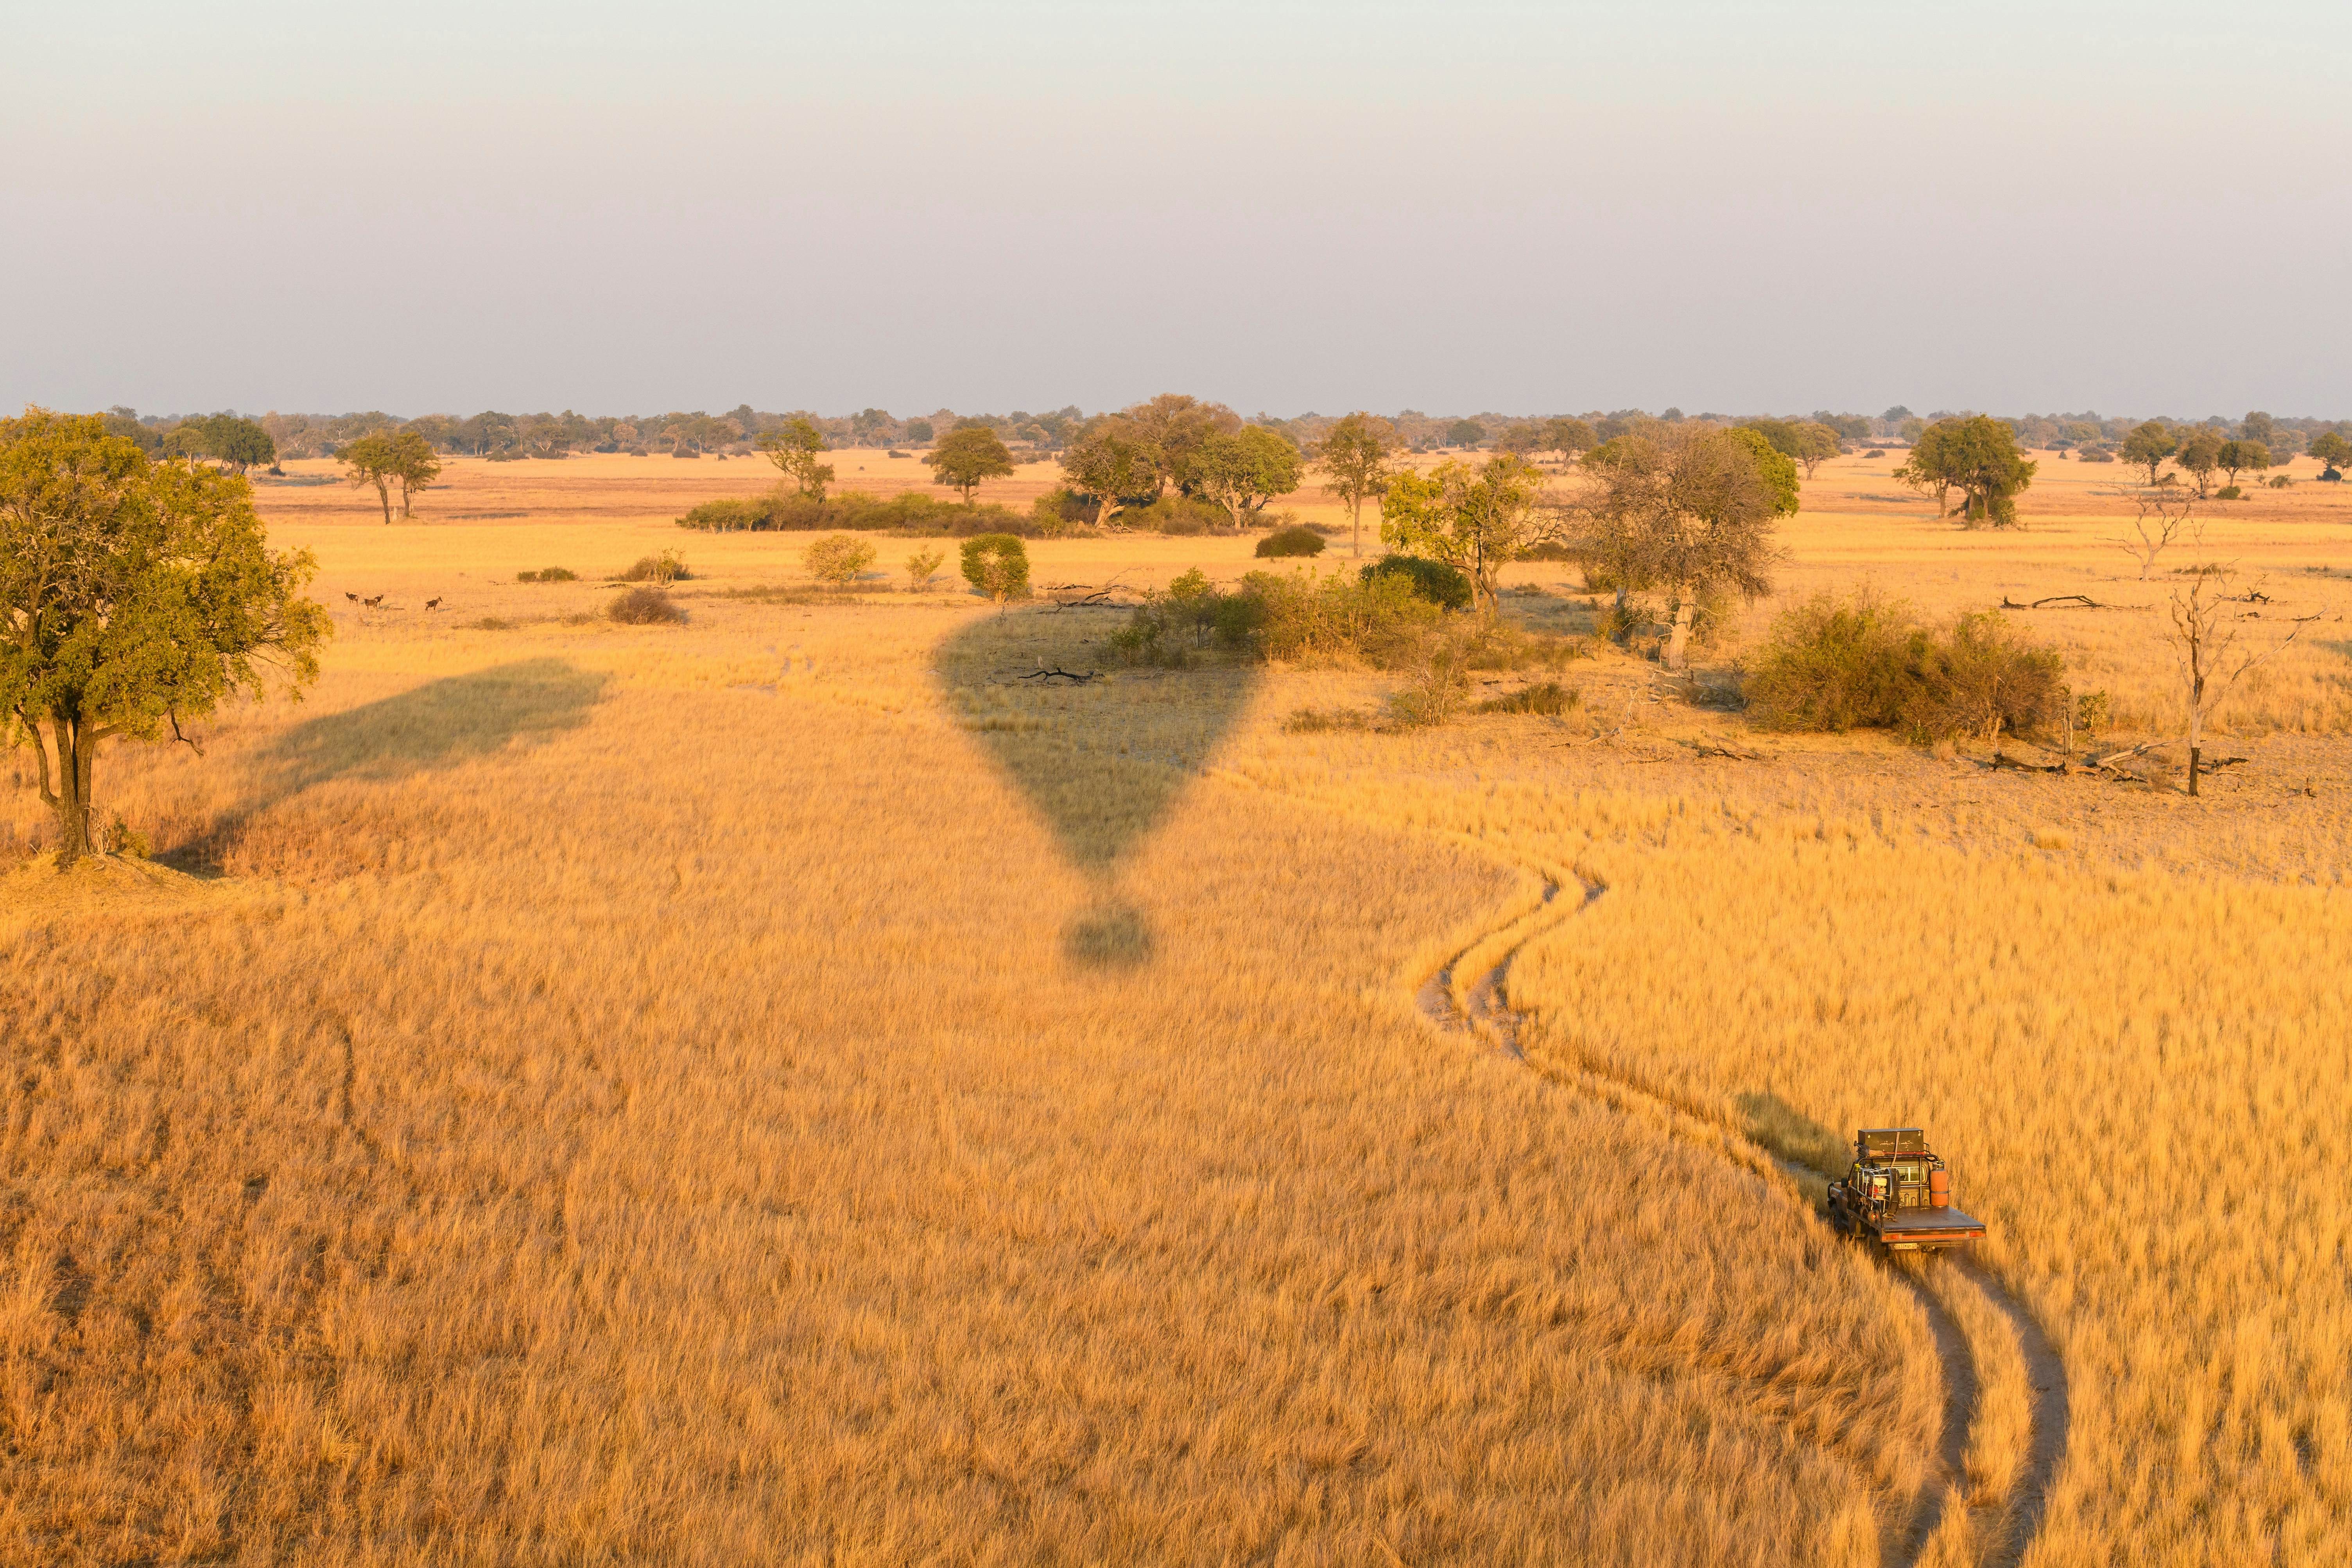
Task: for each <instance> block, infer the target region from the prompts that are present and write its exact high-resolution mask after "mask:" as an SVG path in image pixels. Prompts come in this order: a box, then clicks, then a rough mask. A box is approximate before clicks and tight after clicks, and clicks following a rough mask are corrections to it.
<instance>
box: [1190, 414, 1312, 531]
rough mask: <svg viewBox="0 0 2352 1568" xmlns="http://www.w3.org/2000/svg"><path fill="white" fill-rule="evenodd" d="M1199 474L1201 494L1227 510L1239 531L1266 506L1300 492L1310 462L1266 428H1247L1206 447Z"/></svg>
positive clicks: (1204, 444)
mask: <svg viewBox="0 0 2352 1568" xmlns="http://www.w3.org/2000/svg"><path fill="white" fill-rule="evenodd" d="M1197 470H1198V473H1199V479H1200V490H1201V493H1202V495H1204V496H1206V497H1208V498H1209V499H1210V500H1213V501H1214V502H1216V503H1217V504H1218V505H1219V506H1221V507H1223V508H1224V509H1225V513H1226V515H1227V516H1229V517H1231V518H1232V519H1233V520H1234V527H1235V528H1239V527H1241V526H1242V525H1243V524H1244V523H1245V522H1247V521H1249V519H1250V516H1251V514H1252V513H1254V512H1258V511H1262V510H1265V503H1266V502H1267V501H1269V500H1273V499H1274V498H1275V497H1276V496H1286V495H1288V494H1289V493H1290V492H1291V491H1293V490H1295V489H1297V488H1298V481H1299V479H1300V477H1301V476H1302V475H1303V474H1304V473H1305V472H1306V462H1305V460H1304V459H1303V458H1300V456H1299V455H1298V448H1297V447H1294V446H1292V445H1291V444H1290V443H1289V442H1287V441H1286V440H1284V439H1283V438H1282V437H1280V436H1277V435H1276V434H1275V433H1274V432H1273V431H1271V430H1269V429H1267V428H1266V427H1265V426H1263V425H1248V426H1243V427H1242V428H1241V429H1239V430H1236V431H1234V433H1233V434H1232V435H1230V436H1226V435H1218V436H1212V437H1209V438H1208V439H1207V440H1206V441H1204V442H1202V444H1201V455H1200V458H1199V459H1198V463H1197Z"/></svg>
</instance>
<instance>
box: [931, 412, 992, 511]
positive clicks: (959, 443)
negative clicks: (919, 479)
mask: <svg viewBox="0 0 2352 1568" xmlns="http://www.w3.org/2000/svg"><path fill="white" fill-rule="evenodd" d="M923 462H924V465H925V466H926V467H928V468H929V469H930V470H931V482H932V483H934V484H941V485H951V486H953V487H954V488H955V489H959V490H961V491H962V492H963V504H964V505H966V506H970V505H971V492H972V491H974V490H976V489H979V488H980V482H981V481H982V479H1002V478H1003V477H1004V476H1005V475H1007V474H1009V473H1011V472H1012V471H1013V454H1012V452H1011V451H1009V450H1008V449H1006V447H1005V445H1004V440H1003V437H1000V436H998V435H997V433H996V432H995V431H993V430H992V429H990V428H989V427H988V426H985V425H966V426H963V427H962V428H961V429H957V430H950V431H949V432H948V433H947V434H946V435H945V436H943V437H940V444H939V445H938V446H937V447H933V448H931V453H930V456H929V457H927V458H924V459H923Z"/></svg>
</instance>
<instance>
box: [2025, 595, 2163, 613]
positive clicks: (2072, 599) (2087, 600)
mask: <svg viewBox="0 0 2352 1568" xmlns="http://www.w3.org/2000/svg"><path fill="white" fill-rule="evenodd" d="M2052 605H2056V606H2057V607H2059V608H2061V609H2074V610H2152V609H2154V608H2155V607H2156V606H2155V605H2106V604H2101V603H2100V602H2099V601H2098V600H2096V599H2094V598H2093V597H2091V595H2088V594H2049V595H2043V596H2042V597H2041V598H2039V599H2033V600H2029V601H2028V602H2027V603H2025V604H2022V605H2021V604H2019V603H2018V602H2017V601H2016V600H2014V599H2012V598H2011V597H2010V596H2009V595H2006V594H2003V595H2001V596H2000V607H2001V608H2002V609H2004V610H2045V609H2048V608H2050V607H2051V606H2052Z"/></svg>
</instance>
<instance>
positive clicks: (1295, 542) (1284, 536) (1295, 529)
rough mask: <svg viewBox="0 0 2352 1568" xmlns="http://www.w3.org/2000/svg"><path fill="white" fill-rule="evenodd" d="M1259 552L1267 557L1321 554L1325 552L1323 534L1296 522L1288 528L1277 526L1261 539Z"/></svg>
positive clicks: (1258, 545) (1261, 555) (1258, 547)
mask: <svg viewBox="0 0 2352 1568" xmlns="http://www.w3.org/2000/svg"><path fill="white" fill-rule="evenodd" d="M1257 553H1258V555H1259V556H1260V557H1261V558H1265V559H1282V558H1286V557H1289V556H1297V555H1320V554H1322V553H1323V536H1322V535H1321V534H1319V533H1318V532H1316V531H1314V530H1313V529H1311V528H1305V527H1301V526H1299V525H1298V524H1296V523H1294V524H1292V525H1291V526H1290V527H1288V528H1277V529H1276V530H1275V531H1273V532H1272V533H1269V534H1267V535H1266V536H1265V538H1264V539H1261V540H1259V541H1258V542H1257Z"/></svg>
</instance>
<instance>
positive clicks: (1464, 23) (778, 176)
mask: <svg viewBox="0 0 2352 1568" xmlns="http://www.w3.org/2000/svg"><path fill="white" fill-rule="evenodd" d="M0 44H4V45H5V47H0V215H5V216H0V224H5V238H4V239H0V290H5V292H0V298H5V300H6V306H5V316H0V323H5V339H0V405H8V406H13V405H16V404H19V403H23V402H26V401H28V400H29V401H37V402H41V403H45V404H50V405H58V406H66V407H84V408H88V407H97V406H101V405H107V404H111V403H128V404H131V405H136V406H138V407H140V408H142V409H148V410H157V411H161V410H174V411H187V410H197V409H211V408H217V407H224V406H234V407H236V408H239V409H243V410H247V411H260V410H263V409H268V408H278V409H283V410H294V409H302V410H310V411H341V410H346V409H356V408H369V407H380V408H384V409H389V410H391V411H394V412H395V413H401V414H410V415H414V414H418V413H423V412H426V411H428V410H436V409H438V410H449V411H457V412H468V411H471V410H474V409H478V408H482V407H486V406H492V407H499V408H503V409H508V410H510V411H521V410H536V409H540V408H549V409H555V408H562V407H566V406H569V407H572V408H576V409H579V410H581V411H583V412H598V413H622V412H631V411H636V412H657V411H660V410H664V409H669V408H710V409H719V408H726V407H731V406H733V405H735V404H737V403H740V402H744V401H749V402H750V403H751V404H753V405H756V406H759V407H762V408H792V407H801V406H808V407H814V408H818V409H822V410H827V411H836V412H837V411H842V410H847V409H852V408H856V407H859V406H863V405H879V406H882V407H886V408H889V409H892V410H894V411H897V412H899V413H906V412H909V411H913V410H928V409H931V408H935V407H938V406H940V405H948V406H951V407H956V408H961V409H966V410H977V409H983V408H984V409H991V410H999V411H1001V410H1004V409H1008V408H1013V407H1026V408H1033V409H1034V408H1042V407H1053V406H1058V405H1063V404H1066V403H1077V404H1080V405H1084V406H1086V407H1088V408H1096V407H1105V406H1113V405H1119V404H1123V403H1126V402H1129V401H1132V400H1134V399H1136V398H1139V397H1144V396H1148V395H1151V394H1153V393H1156V392H1161V391H1168V390H1182V391H1188V392H1193V393H1197V394H1200V395H1206V396H1211V397H1215V398H1219V399H1222V400H1223V401H1225V402H1228V403H1231V404H1233V405H1235V406H1236V407H1239V408H1242V409H1243V410H1244V411H1245V412H1255V411H1256V410H1258V409H1266V410H1271V411H1274V412H1276V413H1284V414H1292V413H1298V412H1302V411H1305V410H1307V409H1316V410H1319V411H1323V412H1327V413H1328V412H1334V411H1340V410H1344V409H1346V408H1349V407H1358V406H1365V407H1371V408H1375V409H1381V410H1393V409H1396V408H1399V407H1406V406H1410V407H1417V408H1422V409H1425V410H1431V411H1437V410H1448V411H1455V410H1481V409H1503V410H1510V411H1526V412H1545V411H1552V410H1560V409H1583V408H1588V407H1594V406H1601V407H1619V406H1626V405H1640V406H1645V407H1649V408H1653V409H1655V408H1660V407H1664V406H1665V405H1670V404H1673V405H1680V406H1682V407H1683V408H1685V409H1686V410H1689V411H1692V412H1696V411H1698V410H1700V409H1703V408H1705V409H1723V410H1735V411H1750V410H1762V409H1770V410H1780V411H1789V410H1810V409H1812V408H1816V407H1822V406H1829V407H1834V408H1839V409H1849V408H1850V409H1859V410H1863V411H1865V412H1875V411H1877V410H1878V409H1880V408H1883V407H1885V405H1888V404H1890V403H1895V402H1902V403H1906V404H1908V405H1911V406H1912V407H1913V408H1915V409H1920V410H1923V411H1924V410H1927V409H1930V408H1940V407H1947V406H1949V407H1960V406H1969V407H1983V408H1992V409H1999V410H2001V411H2005V412H2024V411H2026V410H2028V409H2032V410H2036V411H2048V410H2053V409H2068V410H2074V409H2081V408H2084V407H2095V408H2097V409H2098V410H2100V411H2101V412H2103V413H2116V412H2135V413H2143V414H2145V413H2168V414H2174V415H2184V416H2185V415H2203V414H2207V413H2212V412H2226V413H2231V414H2239V413H2243V412H2244V411H2245V410H2246V409H2248V408H2252V407H2263V408H2267V409H2269V410H2271V411H2273V412H2274V413H2280V414H2288V413H2296V414H2321V415H2326V416H2331V417H2335V416H2347V415H2352V386H2347V375H2346V373H2345V370H2344V368H2343V367H2344V364H2345V363H2346V355H2345V352H2344V350H2343V348H2342V342H2343V333H2344V325H2345V323H2344V305H2345V301H2346V299H2347V288H2346V285H2347V271H2352V243H2347V242H2352V216H2347V215H2352V200H2348V199H2347V192H2346V189H2345V186H2344V166H2345V153H2346V149H2347V131H2352V108H2347V83H2352V70H2348V69H2347V68H2352V7H2347V6H2345V5H2340V4H2338V5H2273V6H2269V7H2262V8H2245V7H2222V6H2217V5H2211V4H2210V0H2207V3H2204V4H2199V5H2180V4H2173V3H2171V0H2135V3H2132V4H2097V5H2070V4H2066V3H2064V0H2049V3H2043V4H2034V5H2025V4H2013V3H2011V0H1985V3H1977V4H1969V5H1958V4H1911V5H1885V4H1876V5H1860V4H1835V3H1828V0H1810V3H1782V4H1771V3H1769V0H1751V3H1748V4H1738V5H1734V4H1689V3H1684V4H1672V5H1663V4H1651V5H1631V4H1554V5H1499V4H1486V3H1465V0H1455V3H1453V4H1446V5H1429V4H1401V3H1380V0H1353V3H1349V4H1338V3H1334V4H1304V3H1294V0H1250V3H1248V4H1228V3H1226V0H1196V3H1192V4H1184V5H1164V4H1117V3H1113V0H1094V3H1090V4H1083V5H1081V4H1074V3H1072V4H1047V3H1029V4H994V5H990V4H954V3H948V0H896V3H895V4H893V5H888V6H867V5H853V4H847V3H837V4H834V5H826V6H824V7H822V8H813V7H803V6H799V5H776V4H768V5H751V4H741V5H730V4H682V3H677V0H671V3H668V4H652V3H649V0H635V3H633V4H630V5H611V4H604V3H603V0H565V3H563V4H560V5H559V4H541V3H536V0H534V3H531V4H520V5H501V4H498V3H497V0H472V3H468V4H464V5H459V4H454V3H447V0H422V3H414V0H413V3H408V4H404V5H397V6H380V7H365V8H362V7H351V6H323V5H317V4H315V3H309V4H301V5H296V4H291V3H285V4H276V3H259V0H252V3H243V4H209V5H208V4H202V3H189V0H178V3H174V4H170V5H165V4H161V3H156V0H112V3H110V4H109V5H62V4H55V3H47V4H40V5H31V4H26V3H25V0H0Z"/></svg>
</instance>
